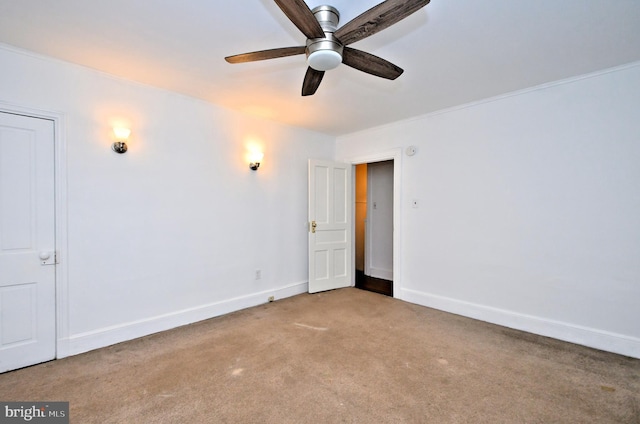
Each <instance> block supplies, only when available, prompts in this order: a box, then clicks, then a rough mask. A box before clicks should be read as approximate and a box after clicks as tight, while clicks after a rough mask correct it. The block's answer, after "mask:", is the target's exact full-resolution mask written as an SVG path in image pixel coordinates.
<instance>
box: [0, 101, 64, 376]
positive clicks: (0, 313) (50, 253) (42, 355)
mask: <svg viewBox="0 0 640 424" xmlns="http://www.w3.org/2000/svg"><path fill="white" fill-rule="evenodd" d="M54 188H55V185H54V125H53V121H50V120H46V119H40V118H32V117H26V116H21V115H14V114H9V113H4V112H0V372H4V371H8V370H12V369H16V368H21V367H25V366H28V365H33V364H36V363H39V362H44V361H48V360H51V359H54V358H55V355H56V331H55V329H56V320H55V318H56V313H55V256H56V255H55V231H54V229H55V205H54V200H55V197H54Z"/></svg>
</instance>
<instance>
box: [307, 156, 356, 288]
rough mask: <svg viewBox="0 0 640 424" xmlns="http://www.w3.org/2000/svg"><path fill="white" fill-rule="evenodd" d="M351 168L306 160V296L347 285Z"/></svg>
mask: <svg viewBox="0 0 640 424" xmlns="http://www.w3.org/2000/svg"><path fill="white" fill-rule="evenodd" d="M351 203H352V199H351V165H350V164H346V163H334V162H328V161H321V160H309V293H316V292H319V291H325V290H332V289H337V288H341V287H348V286H350V285H351V271H352V269H353V267H352V262H351V261H352V260H353V259H352V258H353V252H352V246H351V223H352V216H351V215H352V212H351Z"/></svg>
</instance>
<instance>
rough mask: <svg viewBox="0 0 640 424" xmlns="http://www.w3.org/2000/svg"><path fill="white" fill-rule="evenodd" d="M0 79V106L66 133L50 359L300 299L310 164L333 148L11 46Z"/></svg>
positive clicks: (3, 53) (325, 140)
mask: <svg viewBox="0 0 640 424" xmlns="http://www.w3.org/2000/svg"><path fill="white" fill-rule="evenodd" d="M0 69H2V72H1V73H0V108H3V109H7V108H9V109H10V108H11V107H12V106H16V105H17V106H22V107H26V108H35V109H42V110H44V111H54V112H57V113H58V114H60V115H61V116H62V120H61V123H62V124H63V125H64V128H63V133H62V139H61V140H59V142H60V145H64V144H66V159H64V160H63V161H62V163H63V164H64V163H65V162H66V170H62V171H63V172H66V187H63V189H64V191H65V192H66V204H65V205H63V206H64V207H63V208H62V209H64V210H66V212H67V216H66V217H59V219H61V220H65V219H66V220H65V221H64V222H65V226H66V229H67V233H66V234H62V235H61V237H60V239H66V241H67V245H66V246H61V247H62V249H63V252H62V253H63V256H62V263H61V265H60V266H62V267H64V270H65V272H64V273H62V274H63V275H64V281H58V285H59V293H61V294H62V295H63V297H64V298H63V299H61V306H62V310H61V311H59V314H60V317H61V322H60V327H59V353H58V354H59V356H60V357H62V356H67V355H70V354H74V353H78V352H82V351H85V350H89V349H93V348H97V347H101V346H105V345H108V344H111V343H115V342H119V341H122V340H126V339H131V338H134V337H138V336H141V335H144V334H148V333H151V332H155V331H160V330H164V329H167V328H171V327H174V326H177V325H181V324H185V323H188V322H192V321H195V320H199V319H204V318H208V317H211V316H215V315H219V314H221V313H225V312H228V311H232V310H236V309H240V308H243V307H247V306H252V305H255V304H259V303H263V302H266V300H267V297H268V296H270V295H275V296H276V298H280V297H284V296H290V295H293V294H297V293H301V292H305V291H306V290H307V247H306V246H307V226H306V220H307V159H308V158H310V157H313V158H320V159H323V158H331V157H333V153H334V138H333V137H329V136H325V135H322V134H318V133H313V132H309V131H304V130H299V129H293V128H290V127H285V126H281V125H277V124H275V123H272V122H268V121H263V120H258V119H253V118H249V117H247V116H243V115H241V114H238V113H235V112H231V111H228V110H225V109H221V108H218V107H215V106H212V105H210V104H207V103H204V102H202V101H199V100H194V99H191V98H188V97H184V96H181V95H178V94H174V93H171V92H167V91H162V90H158V89H154V88H151V87H147V86H143V85H139V84H135V83H130V82H126V81H123V80H119V79H116V78H112V77H110V76H107V75H104V74H101V73H98V72H94V71H92V70H88V69H86V68H82V67H79V66H75V65H71V64H67V63H63V62H59V61H55V60H50V59H47V58H44V57H39V56H34V55H30V54H26V53H24V52H21V51H18V50H13V49H11V48H8V47H0ZM116 122H124V123H126V124H127V125H130V127H131V130H132V134H131V140H130V143H129V151H128V152H127V153H126V154H124V155H118V154H116V153H114V152H113V151H111V150H110V145H111V143H112V142H113V138H112V135H111V126H112V124H114V123H116ZM251 143H254V144H258V145H260V146H261V148H262V149H263V151H264V160H263V163H262V166H261V167H260V169H259V170H258V171H257V172H253V171H250V170H249V167H248V160H247V159H246V155H247V152H248V150H247V145H248V144H251ZM62 153H64V152H62ZM256 269H260V270H261V271H262V278H261V279H260V280H255V271H256Z"/></svg>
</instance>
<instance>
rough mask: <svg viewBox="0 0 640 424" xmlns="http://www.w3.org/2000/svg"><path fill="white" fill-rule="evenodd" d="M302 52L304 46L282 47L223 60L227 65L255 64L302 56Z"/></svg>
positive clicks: (228, 57)
mask: <svg viewBox="0 0 640 424" xmlns="http://www.w3.org/2000/svg"><path fill="white" fill-rule="evenodd" d="M304 51H305V46H299V47H282V48H279V49H270V50H260V51H257V52H251V53H242V54H237V55H234V56H227V57H225V58H224V60H226V61H227V62H229V63H245V62H255V61H256V60H266V59H277V58H279V57H286V56H294V55H296V54H303V53H304Z"/></svg>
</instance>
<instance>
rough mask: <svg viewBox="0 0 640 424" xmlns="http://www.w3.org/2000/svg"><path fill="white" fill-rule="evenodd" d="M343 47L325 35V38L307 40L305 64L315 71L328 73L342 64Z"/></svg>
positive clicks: (330, 35) (328, 34) (330, 36)
mask: <svg viewBox="0 0 640 424" xmlns="http://www.w3.org/2000/svg"><path fill="white" fill-rule="evenodd" d="M343 50H344V47H343V46H342V44H340V43H339V42H337V41H335V40H334V39H333V34H330V33H327V37H326V38H316V39H313V40H307V49H306V53H307V64H308V65H309V66H310V67H312V68H313V69H315V70H316V71H328V70H330V69H334V68H337V67H338V65H340V64H341V63H342V52H343Z"/></svg>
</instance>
